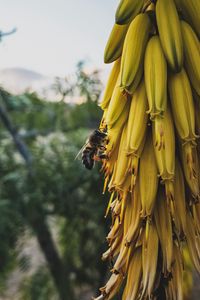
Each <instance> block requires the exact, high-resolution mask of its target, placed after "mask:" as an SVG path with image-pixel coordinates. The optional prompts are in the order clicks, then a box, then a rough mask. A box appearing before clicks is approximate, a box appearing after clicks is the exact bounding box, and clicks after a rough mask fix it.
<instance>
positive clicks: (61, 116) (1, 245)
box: [0, 62, 108, 300]
mask: <svg viewBox="0 0 200 300" xmlns="http://www.w3.org/2000/svg"><path fill="white" fill-rule="evenodd" d="M62 82H63V81H62V80H61V79H59V78H57V80H56V85H57V89H58V91H60V90H61V91H62V89H61V85H62ZM67 84H68V85H67V89H68V90H66V89H64V94H63V95H61V96H62V97H60V98H61V100H60V101H58V102H49V101H47V100H42V99H40V98H39V97H38V96H37V94H35V93H32V94H28V93H25V94H24V95H21V96H13V95H10V94H8V93H6V92H5V91H2V93H3V97H1V99H0V106H1V107H3V109H4V110H5V112H6V114H7V116H8V117H9V119H10V121H11V122H12V124H13V126H14V129H15V131H16V132H17V134H18V136H19V138H20V139H21V140H22V141H23V142H24V144H25V146H26V147H27V149H28V151H29V153H30V155H31V157H32V158H33V159H32V163H31V167H30V166H29V168H27V165H26V162H25V161H24V159H23V158H22V156H21V155H20V153H19V151H18V149H17V148H16V145H15V144H14V142H13V139H12V137H11V135H10V133H9V132H8V130H7V128H6V127H5V126H4V125H3V123H1V124H0V139H1V144H0V172H1V177H0V278H1V279H0V284H1V290H2V292H3V288H4V289H5V285H4V283H5V282H6V278H8V277H9V275H10V272H11V271H12V270H13V269H14V268H16V267H19V266H20V261H22V260H23V245H24V244H23V243H20V240H21V239H23V238H24V235H25V232H27V230H28V232H29V233H30V232H31V233H32V234H33V235H34V236H35V237H36V238H37V240H38V242H39V244H40V246H41V250H42V251H43V253H44V257H45V258H46V266H41V267H39V269H38V270H37V271H36V273H34V274H33V275H32V277H29V278H27V279H26V280H25V281H24V283H23V284H22V285H21V299H30V300H36V299H37V300H40V299H42V300H46V299H48V300H51V299H71V300H72V299H83V298H81V296H80V292H81V287H84V286H87V287H89V288H90V289H91V290H93V291H94V293H96V290H97V288H98V287H99V285H101V284H103V282H104V280H105V276H106V266H105V264H103V263H102V262H101V260H100V257H101V254H102V252H103V251H104V250H105V247H106V243H105V236H106V232H107V226H108V225H107V224H106V222H105V220H104V211H105V207H106V197H105V196H101V193H102V189H103V180H102V178H101V177H100V175H99V167H100V166H98V165H96V166H95V168H94V169H93V171H88V170H86V169H85V168H84V167H83V166H82V163H81V161H80V160H79V159H77V160H75V157H76V155H77V153H78V152H79V150H80V148H81V147H82V145H83V144H84V142H85V140H86V138H87V136H88V134H89V133H90V131H91V130H93V129H95V128H97V127H98V124H99V121H100V118H101V114H102V113H101V111H100V109H99V108H98V106H97V103H98V100H99V96H100V93H101V89H102V85H101V82H100V80H99V73H98V72H97V71H94V72H92V73H90V74H87V73H85V72H84V64H83V63H82V62H81V63H79V64H78V65H77V70H76V72H75V76H74V79H73V83H70V81H69V82H68V83H67ZM59 85H60V89H59ZM67 91H69V93H68V92H67ZM66 95H68V96H69V95H70V96H71V97H73V96H74V95H76V96H78V97H81V99H82V100H83V103H82V104H79V105H75V104H67V103H66V102H65V97H66ZM52 219H54V220H55V222H53V223H51V220H52ZM54 231H55V232H56V235H55V236H56V237H55V236H54V234H53V232H54ZM52 241H53V242H52ZM54 246H55V247H54ZM51 248H52V249H51ZM33 255H34V254H33ZM51 255H52V256H51ZM56 256H57V258H58V259H59V263H60V264H61V267H60V270H64V271H63V273H62V274H61V275H59V276H60V277H59V278H57V279H56V276H58V272H57V271H59V270H56V268H57V267H56V261H55V263H54V262H53V261H51V260H53V257H55V258H56ZM50 257H51V258H52V259H50ZM25 269H26V268H25ZM49 271H50V272H49ZM61 277H62V278H61ZM62 280H63V282H64V284H61V281H62ZM53 282H54V283H55V285H54V284H53ZM61 285H62V286H61ZM63 289H66V290H67V289H68V290H69V291H68V290H67V293H65V292H64V293H63V291H62V290H63ZM62 293H63V294H62ZM67 294H68V295H70V297H68V298H67V296H65V295H67ZM59 295H60V296H59Z"/></svg>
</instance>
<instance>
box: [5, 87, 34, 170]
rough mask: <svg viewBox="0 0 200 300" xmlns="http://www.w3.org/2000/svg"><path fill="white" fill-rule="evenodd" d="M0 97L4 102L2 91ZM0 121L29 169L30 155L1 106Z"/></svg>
mask: <svg viewBox="0 0 200 300" xmlns="http://www.w3.org/2000/svg"><path fill="white" fill-rule="evenodd" d="M0 96H1V98H2V100H5V99H4V97H5V95H4V94H3V92H2V90H0ZM0 119H1V121H2V123H3V125H4V127H5V128H6V129H7V131H8V132H9V133H10V135H11V136H12V138H13V141H14V143H15V146H16V148H17V150H18V151H19V153H20V154H21V156H22V158H23V159H24V160H25V162H26V164H27V166H28V167H29V168H30V166H31V164H32V155H31V153H30V151H29V150H28V148H27V146H26V145H25V143H24V142H23V141H22V140H21V139H20V136H19V134H18V132H17V131H16V129H15V127H14V126H13V124H12V122H11V120H10V118H9V116H8V114H7V112H6V109H5V108H4V107H3V106H2V105H0Z"/></svg>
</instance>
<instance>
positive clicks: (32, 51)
mask: <svg viewBox="0 0 200 300" xmlns="http://www.w3.org/2000/svg"><path fill="white" fill-rule="evenodd" d="M0 3H1V5H0V30H2V31H9V30H10V29H12V28H13V27H17V32H16V33H15V34H14V35H12V36H9V37H5V38H4V39H3V42H1V43H0V69H3V68H10V67H22V68H27V69H31V70H34V71H37V72H40V73H42V74H44V75H53V76H56V75H58V76H65V75H67V74H69V73H71V72H73V70H74V68H75V65H76V63H77V62H78V61H79V60H80V59H87V60H88V63H89V64H90V66H91V67H93V66H94V67H98V68H100V69H102V68H104V63H103V51H104V46H105V43H106V40H107V38H108V35H109V33H110V30H111V28H112V25H113V23H114V14H115V9H116V7H117V4H118V0H1V1H0Z"/></svg>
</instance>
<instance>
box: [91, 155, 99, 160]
mask: <svg viewBox="0 0 200 300" xmlns="http://www.w3.org/2000/svg"><path fill="white" fill-rule="evenodd" d="M93 159H94V160H95V161H100V160H101V158H100V157H99V155H94V156H93Z"/></svg>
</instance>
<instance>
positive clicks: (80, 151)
mask: <svg viewBox="0 0 200 300" xmlns="http://www.w3.org/2000/svg"><path fill="white" fill-rule="evenodd" d="M87 144H88V141H87V142H86V143H85V144H84V145H83V146H82V147H81V149H80V150H79V152H78V153H77V155H76V157H75V158H74V160H76V159H77V158H78V157H79V155H80V154H81V153H82V152H83V149H84V148H85V147H86V146H87Z"/></svg>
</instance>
